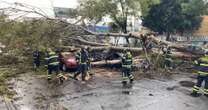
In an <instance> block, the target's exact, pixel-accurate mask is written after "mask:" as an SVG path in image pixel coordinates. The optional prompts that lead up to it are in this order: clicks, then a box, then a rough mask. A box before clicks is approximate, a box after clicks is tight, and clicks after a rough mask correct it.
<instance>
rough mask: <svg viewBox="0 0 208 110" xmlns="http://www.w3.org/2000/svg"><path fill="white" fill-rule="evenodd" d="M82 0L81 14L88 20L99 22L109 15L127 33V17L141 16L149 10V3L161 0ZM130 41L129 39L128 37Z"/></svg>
mask: <svg viewBox="0 0 208 110" xmlns="http://www.w3.org/2000/svg"><path fill="white" fill-rule="evenodd" d="M148 1H149V2H146V0H80V1H79V3H80V5H79V7H78V10H79V14H80V16H82V17H84V18H87V19H88V20H94V21H95V23H98V22H99V21H100V20H102V18H103V17H104V16H109V17H110V18H111V19H112V20H113V22H114V24H115V25H117V27H118V28H119V30H120V31H122V32H123V33H127V26H128V24H127V19H128V17H130V16H135V17H140V16H141V12H145V13H146V12H147V10H148V8H149V5H152V4H155V3H158V2H159V0H148ZM127 42H128V43H129V40H128V39H127Z"/></svg>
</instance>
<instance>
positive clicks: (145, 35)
mask: <svg viewBox="0 0 208 110" xmlns="http://www.w3.org/2000/svg"><path fill="white" fill-rule="evenodd" d="M15 5H16V6H17V7H23V9H22V8H16V7H9V8H3V9H0V10H3V11H5V10H7V11H9V12H12V11H13V12H25V13H27V14H28V13H35V14H37V15H40V16H42V17H44V18H45V19H46V20H50V21H53V22H55V23H64V24H66V26H65V27H64V28H63V29H60V30H62V31H60V32H61V33H63V37H62V38H63V39H66V38H69V39H71V40H74V41H77V42H80V43H82V44H84V45H87V46H92V47H91V49H92V50H95V51H96V50H109V49H110V50H115V51H123V50H125V49H129V50H130V51H132V52H138V53H140V51H142V49H140V48H134V47H116V46H111V45H108V44H101V43H97V42H91V41H86V40H83V39H79V38H73V37H72V36H69V35H68V34H65V33H66V32H64V31H67V30H69V29H71V28H72V27H74V28H73V30H77V32H75V33H74V35H76V36H84V35H94V36H108V37H125V38H127V39H128V38H135V39H140V40H143V39H145V40H149V41H151V42H154V43H155V44H157V45H158V46H162V45H164V46H167V47H170V48H173V49H176V50H178V51H181V52H187V53H192V54H193V55H201V54H202V53H199V52H194V51H191V50H189V46H188V45H184V44H177V43H172V42H168V41H164V40H161V39H159V38H158V37H157V36H156V34H155V33H154V32H151V31H148V32H130V33H127V34H122V33H96V32H92V31H90V30H88V29H86V28H85V27H82V26H80V25H75V24H72V23H69V22H67V21H65V20H61V19H54V18H50V17H48V16H46V15H45V13H43V12H42V11H39V10H41V9H37V8H36V7H35V8H34V7H33V8H31V6H27V5H25V4H21V3H15ZM25 8H27V9H29V10H24V9H25ZM76 24H77V22H76ZM95 46H96V47H95ZM75 47H81V46H80V45H75Z"/></svg>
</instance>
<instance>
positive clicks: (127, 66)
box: [122, 65, 131, 68]
mask: <svg viewBox="0 0 208 110" xmlns="http://www.w3.org/2000/svg"><path fill="white" fill-rule="evenodd" d="M122 67H126V68H131V65H122Z"/></svg>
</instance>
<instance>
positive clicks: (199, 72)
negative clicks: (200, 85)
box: [197, 71, 208, 76]
mask: <svg viewBox="0 0 208 110" xmlns="http://www.w3.org/2000/svg"><path fill="white" fill-rule="evenodd" d="M197 73H198V74H200V75H202V76H206V75H208V72H202V71H197Z"/></svg>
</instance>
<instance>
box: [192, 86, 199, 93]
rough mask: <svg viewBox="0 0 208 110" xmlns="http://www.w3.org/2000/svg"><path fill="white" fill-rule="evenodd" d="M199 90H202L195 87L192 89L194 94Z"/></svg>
mask: <svg viewBox="0 0 208 110" xmlns="http://www.w3.org/2000/svg"><path fill="white" fill-rule="evenodd" d="M199 89H200V87H197V86H194V87H193V88H192V91H193V92H199Z"/></svg>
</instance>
